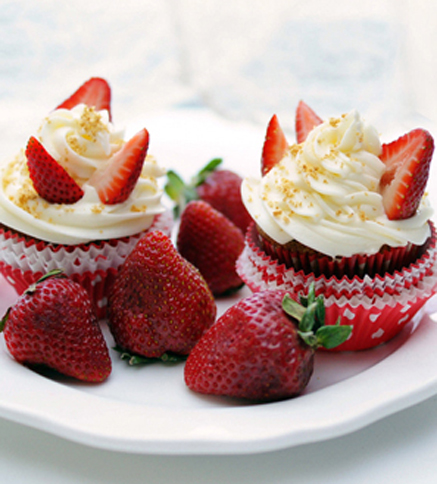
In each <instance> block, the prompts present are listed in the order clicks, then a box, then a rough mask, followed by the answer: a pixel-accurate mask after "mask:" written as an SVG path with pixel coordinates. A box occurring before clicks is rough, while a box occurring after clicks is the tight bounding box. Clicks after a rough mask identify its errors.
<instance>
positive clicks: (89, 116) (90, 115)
mask: <svg viewBox="0 0 437 484" xmlns="http://www.w3.org/2000/svg"><path fill="white" fill-rule="evenodd" d="M79 126H80V128H81V130H82V131H83V135H82V136H84V138H87V139H89V140H90V141H96V139H97V135H98V133H100V132H101V131H108V128H107V127H106V126H105V125H104V124H103V123H102V116H101V115H100V114H99V113H97V112H96V111H95V109H94V108H92V107H88V106H85V108H84V110H83V112H82V116H81V117H80V121H79Z"/></svg>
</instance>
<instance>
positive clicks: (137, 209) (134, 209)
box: [130, 205, 147, 213]
mask: <svg viewBox="0 0 437 484" xmlns="http://www.w3.org/2000/svg"><path fill="white" fill-rule="evenodd" d="M130 211H131V212H133V213H137V212H146V211H147V205H142V206H141V207H137V206H136V205H132V206H131V208H130Z"/></svg>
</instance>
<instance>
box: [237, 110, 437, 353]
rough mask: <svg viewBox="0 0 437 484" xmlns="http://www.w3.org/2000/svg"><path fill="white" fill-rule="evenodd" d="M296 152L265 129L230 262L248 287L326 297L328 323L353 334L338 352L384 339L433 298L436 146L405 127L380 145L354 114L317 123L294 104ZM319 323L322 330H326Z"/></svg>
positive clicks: (273, 127)
mask: <svg viewBox="0 0 437 484" xmlns="http://www.w3.org/2000/svg"><path fill="white" fill-rule="evenodd" d="M296 133H297V144H293V145H291V146H289V145H288V142H287V140H286V137H285V135H284V133H283V131H282V130H281V127H280V125H279V122H278V119H277V117H276V116H273V118H272V120H271V121H270V124H269V126H268V128H267V134H266V140H265V144H264V147H263V154H262V166H261V171H262V177H261V178H247V179H245V180H244V182H243V185H242V197H243V201H244V203H245V206H246V208H247V209H248V211H249V213H250V214H251V216H252V218H253V220H254V222H255V223H254V224H253V225H252V226H251V228H250V229H249V231H248V233H247V236H246V246H245V250H244V251H243V254H242V255H241V257H240V259H239V261H238V273H239V274H240V276H241V277H242V279H243V280H244V281H245V282H246V283H247V284H248V285H249V287H250V288H251V289H252V290H253V291H258V290H262V289H267V288H269V289H272V288H273V289H287V290H289V291H290V292H292V293H295V294H299V293H300V292H301V291H303V292H305V291H308V288H309V287H310V285H311V284H312V283H314V284H315V288H316V292H317V293H318V294H320V293H323V294H324V295H325V301H326V307H327V321H329V322H330V323H332V324H334V323H335V322H336V321H337V319H338V317H341V319H342V321H343V322H344V323H345V324H350V325H352V326H353V331H352V334H351V336H350V338H349V339H348V341H346V342H345V343H343V344H342V345H340V346H339V347H338V348H337V349H340V350H341V349H342V350H356V349H364V348H369V347H372V346H376V345H378V344H380V343H383V342H385V341H388V340H389V339H390V338H392V337H393V336H394V335H395V334H397V333H398V332H399V331H400V330H401V329H402V328H403V327H404V326H405V324H406V323H407V322H408V321H410V320H411V319H412V317H413V316H414V315H415V314H416V313H417V312H418V310H419V309H420V308H421V307H422V306H423V305H424V303H425V302H426V301H427V300H428V299H429V298H430V297H431V296H432V295H433V294H434V293H435V291H436V284H437V274H436V269H435V258H436V252H435V233H434V227H433V225H432V223H431V222H430V217H431V215H432V213H433V212H432V208H431V207H430V204H429V200H428V198H427V196H426V194H425V187H426V183H427V179H428V174H429V166H430V163H431V158H432V155H433V150H434V142H433V139H432V137H431V135H430V134H429V133H428V132H427V131H425V130H422V129H415V130H413V131H411V132H409V133H407V134H406V135H404V136H402V137H401V138H399V139H398V140H396V141H393V142H391V143H388V144H381V141H380V139H379V136H378V134H377V132H376V130H375V128H373V127H372V126H370V125H368V124H367V123H366V122H365V121H364V120H363V118H362V117H361V116H360V115H359V114H358V113H357V112H356V111H351V112H350V113H347V114H345V115H342V116H340V117H337V118H330V119H328V120H326V121H322V120H321V119H320V118H319V117H318V116H317V115H316V114H315V113H314V111H312V110H311V109H310V108H309V107H308V106H307V105H306V104H304V103H303V102H301V103H300V104H299V106H298V109H297V116H296ZM328 324H329V323H328Z"/></svg>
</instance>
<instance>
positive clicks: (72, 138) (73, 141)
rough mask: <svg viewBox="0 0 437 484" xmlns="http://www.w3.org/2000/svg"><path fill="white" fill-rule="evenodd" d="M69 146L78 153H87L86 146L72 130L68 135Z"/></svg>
mask: <svg viewBox="0 0 437 484" xmlns="http://www.w3.org/2000/svg"><path fill="white" fill-rule="evenodd" d="M66 139H67V143H68V146H69V147H70V148H71V149H72V150H73V151H75V152H76V153H77V154H78V155H81V156H83V155H85V153H86V148H85V146H82V145H81V144H80V143H79V140H78V139H77V137H76V135H75V134H74V133H72V132H69V133H68V134H67V136H66Z"/></svg>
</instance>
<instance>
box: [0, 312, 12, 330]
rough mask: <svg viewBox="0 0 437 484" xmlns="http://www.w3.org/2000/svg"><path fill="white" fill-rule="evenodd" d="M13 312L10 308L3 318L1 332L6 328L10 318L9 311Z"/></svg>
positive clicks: (0, 322)
mask: <svg viewBox="0 0 437 484" xmlns="http://www.w3.org/2000/svg"><path fill="white" fill-rule="evenodd" d="M10 312H11V308H8V310H7V311H6V313H5V314H4V316H3V317H2V319H1V320H0V333H3V330H4V329H5V326H6V321H7V320H8V318H9V313H10Z"/></svg>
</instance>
